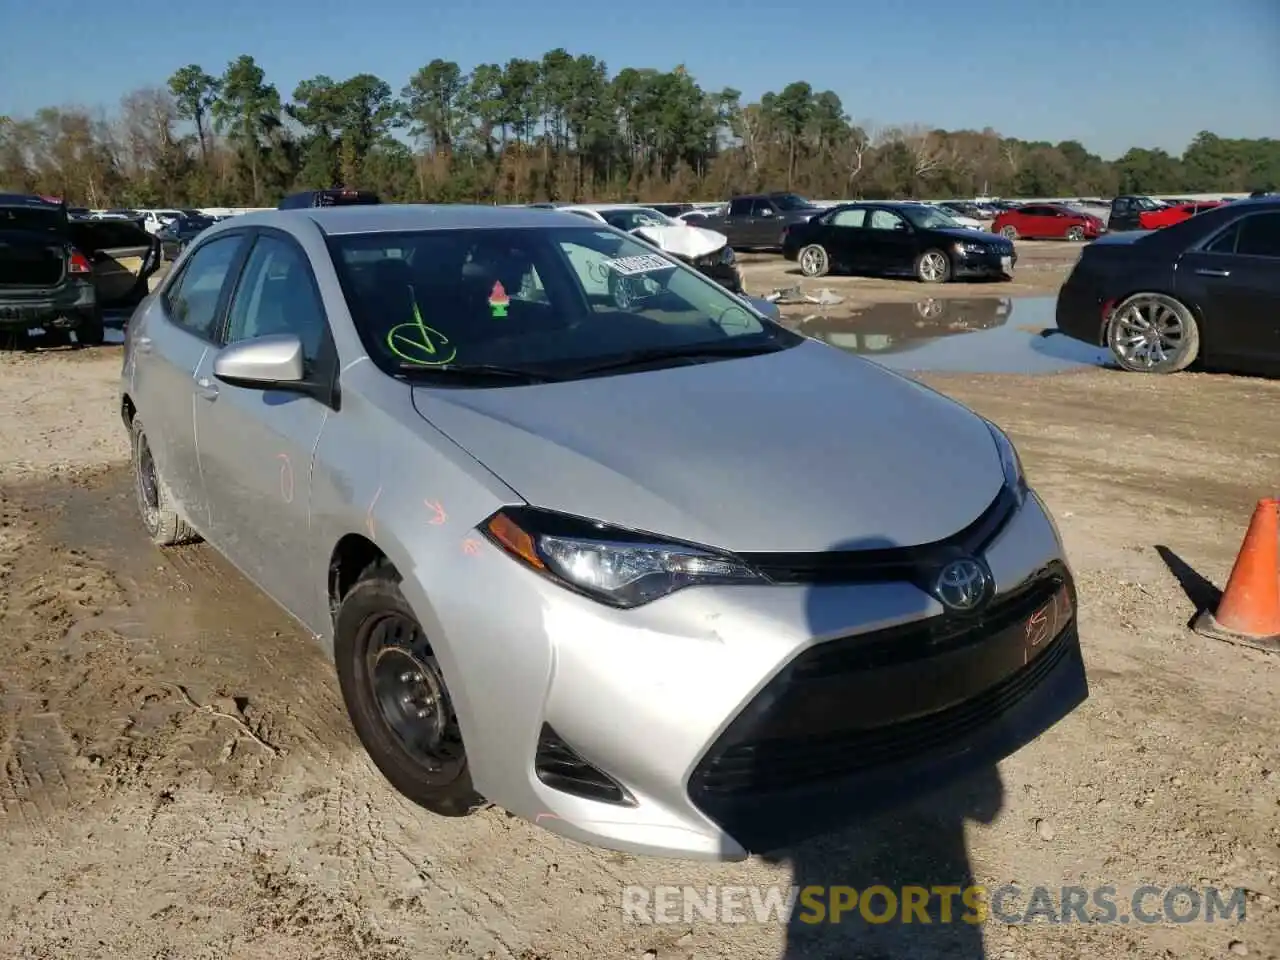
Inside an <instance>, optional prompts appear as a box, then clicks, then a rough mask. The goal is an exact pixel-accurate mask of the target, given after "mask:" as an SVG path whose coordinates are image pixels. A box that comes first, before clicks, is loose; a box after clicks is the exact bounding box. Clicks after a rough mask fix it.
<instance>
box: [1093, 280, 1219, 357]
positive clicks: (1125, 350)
mask: <svg viewBox="0 0 1280 960" xmlns="http://www.w3.org/2000/svg"><path fill="white" fill-rule="evenodd" d="M1107 339H1108V341H1109V345H1110V347H1111V352H1112V353H1113V354H1115V357H1116V359H1117V360H1118V361H1119V362H1120V364H1121V366H1123V367H1125V368H1126V369H1128V370H1136V371H1143V372H1150V373H1160V372H1172V371H1174V370H1181V369H1183V368H1185V367H1186V366H1187V365H1188V364H1189V363H1190V362H1191V360H1192V359H1194V352H1195V351H1197V350H1198V348H1199V336H1198V332H1197V331H1195V329H1194V320H1192V319H1191V317H1190V315H1189V314H1188V313H1187V311H1186V308H1185V307H1183V306H1182V304H1180V303H1178V302H1176V301H1174V300H1171V299H1169V298H1167V297H1162V296H1159V295H1156V294H1149V295H1147V294H1144V295H1140V296H1136V297H1132V298H1130V299H1129V300H1126V301H1125V302H1124V303H1122V304H1121V305H1120V306H1119V307H1118V308H1117V309H1116V312H1115V315H1114V316H1113V317H1112V318H1111V324H1110V328H1109V330H1108V334H1107ZM1188 354H1191V356H1188Z"/></svg>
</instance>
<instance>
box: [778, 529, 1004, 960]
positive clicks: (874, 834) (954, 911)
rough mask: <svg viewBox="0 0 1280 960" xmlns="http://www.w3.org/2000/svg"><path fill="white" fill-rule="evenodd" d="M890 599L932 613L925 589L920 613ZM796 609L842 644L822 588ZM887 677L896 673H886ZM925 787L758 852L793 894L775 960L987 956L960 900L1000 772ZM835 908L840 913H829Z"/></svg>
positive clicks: (838, 605) (852, 546) (999, 798)
mask: <svg viewBox="0 0 1280 960" xmlns="http://www.w3.org/2000/svg"><path fill="white" fill-rule="evenodd" d="M897 546H899V544H897V543H895V542H893V541H891V540H889V539H887V538H885V537H883V536H873V537H866V538H859V539H858V540H856V541H847V542H840V543H836V544H833V545H832V546H831V547H830V548H829V550H830V551H832V552H844V551H858V552H864V551H870V550H882V549H886V548H888V549H892V548H895V547H897ZM864 555H865V554H864ZM885 586H887V587H890V588H892V587H893V586H894V585H893V584H886V585H885ZM864 596H867V597H868V598H869V599H868V601H867V602H868V603H869V604H871V605H873V604H875V603H877V601H876V600H875V594H874V593H872V594H865V595H864ZM886 596H887V595H886ZM892 596H893V599H892V600H886V601H884V602H885V603H886V607H885V610H886V612H887V610H888V609H890V608H892V609H893V610H894V615H896V616H897V617H902V616H904V615H905V616H908V617H914V616H927V615H929V613H930V612H931V611H933V610H936V607H935V606H934V605H933V602H932V601H931V600H930V599H929V598H928V597H927V596H926V595H925V594H924V593H923V592H919V593H918V594H917V596H918V601H915V600H907V601H906V606H907V607H910V606H911V605H912V604H913V603H916V602H918V604H919V609H918V610H914V609H904V602H903V598H902V595H901V594H893V595H892ZM803 602H804V606H805V617H806V620H807V623H808V628H809V630H810V632H811V634H812V635H813V636H817V637H833V638H834V637H838V636H839V633H840V631H841V629H842V627H843V626H844V625H845V623H846V620H847V617H848V604H849V599H848V597H840V596H838V595H837V596H834V597H833V595H832V593H831V592H830V590H828V589H826V588H821V587H817V588H810V589H808V591H807V592H806V595H805V599H804V601H803ZM825 669H830V668H829V667H828V668H825ZM898 675H899V676H900V674H898ZM827 676H828V674H824V680H823V682H825V680H826V677H827ZM884 676H885V677H886V678H889V677H893V676H894V671H893V669H890V670H888V671H886V673H885V674H884ZM885 682H886V683H890V684H891V683H893V682H894V681H892V680H889V679H886V681H885ZM812 693H813V691H812V690H807V691H806V694H805V696H806V698H807V701H806V705H807V706H809V707H812V706H813V704H814V703H817V702H819V701H818V700H815V699H813V698H812V697H810V696H809V695H810V694H812ZM870 769H872V770H874V768H870ZM922 776H924V777H928V776H933V774H925V775H922ZM924 789H925V790H926V791H927V792H923V793H916V794H915V796H914V797H911V798H909V799H907V800H905V801H903V802H901V803H897V804H891V805H889V806H885V804H884V802H883V801H878V800H876V799H875V794H876V793H877V791H876V790H874V789H870V790H866V791H863V796H865V797H866V798H867V800H868V802H869V806H871V807H873V808H874V809H875V812H873V813H869V814H863V815H857V814H851V815H850V817H849V821H848V822H849V825H848V826H844V827H841V828H839V829H838V830H837V831H836V832H834V833H828V834H826V835H822V836H817V837H813V838H811V839H807V840H804V841H801V842H798V843H795V844H793V845H791V846H789V847H786V848H783V849H780V850H777V851H774V852H767V853H763V854H762V856H761V858H762V859H763V860H764V861H765V862H766V863H771V864H777V865H781V866H784V867H789V868H790V874H791V885H792V888H793V891H799V895H798V897H797V899H796V900H795V905H794V908H793V909H792V911H791V914H790V917H789V919H788V922H787V931H786V945H785V948H784V949H783V951H782V954H781V960H828V958H829V960H905V958H910V960H934V958H937V960H943V958H946V960H981V958H983V957H985V956H986V953H985V948H984V941H983V931H982V924H983V921H984V920H985V916H986V914H985V912H984V911H983V910H982V905H981V903H978V904H976V905H975V903H974V901H973V900H972V899H970V900H969V901H968V902H967V903H966V900H965V899H964V896H963V895H964V892H965V891H969V894H968V896H969V897H970V898H972V896H973V891H972V888H973V887H974V886H975V883H976V881H975V878H974V874H973V869H972V867H971V865H970V862H969V854H968V846H967V842H966V836H965V830H966V826H967V824H968V823H969V822H970V821H973V822H977V823H982V824H990V823H992V822H994V821H995V819H996V817H997V816H998V815H999V813H1000V811H1001V809H1003V807H1004V798H1005V791H1004V785H1003V782H1002V780H1001V777H1000V773H999V771H998V770H997V769H996V767H995V766H985V767H977V768H974V769H971V770H969V771H967V773H966V774H964V775H963V776H961V777H960V778H959V779H954V778H953V779H947V780H939V781H936V782H928V783H927V786H925V788H924ZM882 795H883V794H882ZM859 802H861V801H859ZM807 888H808V894H807V896H806V889H807ZM855 891H856V893H855ZM904 892H908V895H911V896H913V897H914V898H915V902H916V903H917V904H918V905H919V907H918V908H917V909H916V910H915V911H913V910H911V909H904ZM837 905H839V906H840V907H842V909H839V910H837V909H834V908H836V907H837ZM975 906H976V907H977V908H976V909H975ZM920 908H923V914H922V913H921V909H920ZM837 912H838V913H839V915H838V916H837V915H836V913H837Z"/></svg>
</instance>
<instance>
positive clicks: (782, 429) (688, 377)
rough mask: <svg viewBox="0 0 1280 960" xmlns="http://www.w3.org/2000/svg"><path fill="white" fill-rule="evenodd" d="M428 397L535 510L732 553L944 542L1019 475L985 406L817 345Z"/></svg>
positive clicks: (433, 415)
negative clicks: (1007, 474)
mask: <svg viewBox="0 0 1280 960" xmlns="http://www.w3.org/2000/svg"><path fill="white" fill-rule="evenodd" d="M413 394H414V405H415V407H416V408H417V410H418V412H419V413H420V414H421V415H422V416H423V418H424V419H426V420H427V421H429V422H430V423H431V424H433V425H434V426H435V427H437V428H438V429H440V430H441V431H443V432H444V433H445V434H447V435H448V436H449V437H450V438H452V439H453V440H454V441H455V442H456V443H458V444H459V445H460V446H462V447H463V448H464V449H465V450H467V451H468V452H469V453H470V454H471V455H472V456H474V457H475V458H476V459H477V460H479V461H480V462H481V463H483V464H484V465H485V466H486V467H488V468H489V469H490V470H492V471H493V473H494V474H496V475H497V476H498V477H499V478H500V479H501V480H503V481H504V482H505V483H506V484H507V485H508V486H509V487H511V488H512V489H513V490H514V491H516V492H517V493H518V494H519V495H520V496H521V497H522V498H524V499H525V500H527V501H528V502H529V503H531V504H533V505H535V506H539V507H544V508H547V509H551V510H557V511H561V512H564V513H569V514H575V515H578V516H584V517H589V518H591V519H595V520H600V521H604V522H607V523H611V524H616V525H619V526H623V527H628V528H632V529H636V530H643V531H648V532H650V533H655V534H660V535H665V536H668V537H676V538H679V539H682V540H688V541H694V542H697V543H703V544H708V545H712V546H718V547H721V548H724V549H729V550H737V551H795V552H810V551H823V550H831V549H858V548H871V547H890V546H915V545H919V544H923V543H930V542H933V541H936V540H940V539H943V538H944V537H948V536H950V535H952V534H954V533H956V532H958V531H959V530H961V529H962V528H964V527H965V526H967V525H968V524H970V523H972V522H973V521H974V520H976V519H977V518H978V517H979V516H980V515H981V514H982V512H983V511H984V510H985V509H986V508H987V507H988V506H989V505H990V504H991V502H992V501H993V500H994V499H995V497H996V496H997V495H998V494H999V492H1000V488H1001V486H1002V484H1003V477H1004V475H1003V470H1002V468H1001V464H1000V459H999V454H998V452H997V450H996V446H995V443H994V441H993V439H992V437H991V434H990V432H989V430H988V429H987V426H986V423H985V422H984V421H983V420H982V419H980V418H979V417H978V416H977V415H976V414H974V413H972V412H971V411H969V410H967V409H966V408H964V407H962V406H960V405H959V404H957V403H955V402H953V401H951V400H948V399H946V398H945V397H943V396H941V395H940V394H937V393H934V392H933V391H931V390H928V389H927V388H925V387H923V386H921V385H919V384H916V383H915V382H913V381H910V380H907V379H905V378H903V377H900V376H898V375H897V374H894V373H891V372H889V371H888V370H886V369H885V368H883V367H880V366H878V365H876V364H874V363H871V362H868V361H864V360H861V359H859V358H857V357H853V356H850V355H848V354H845V353H843V352H841V351H839V350H837V349H834V348H832V347H828V346H825V345H823V344H819V343H814V342H805V343H803V344H800V345H799V346H796V347H793V348H791V349H788V350H784V351H780V352H778V353H773V354H766V355H764V356H758V357H748V358H739V359H734V360H723V361H715V362H710V363H702V364H694V365H687V366H680V367H675V368H669V369H662V370H653V371H647V372H640V373H629V374H625V375H618V376H605V377H598V378H593V379H587V380H578V381H569V382H565V383H550V384H539V385H533V386H520V387H505V388H493V389H445V388H439V387H423V386H418V387H415V388H414V389H413Z"/></svg>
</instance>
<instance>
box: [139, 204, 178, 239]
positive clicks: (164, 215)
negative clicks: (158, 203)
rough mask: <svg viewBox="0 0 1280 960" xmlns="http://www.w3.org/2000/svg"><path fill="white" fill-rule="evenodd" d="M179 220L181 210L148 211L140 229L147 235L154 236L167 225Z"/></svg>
mask: <svg viewBox="0 0 1280 960" xmlns="http://www.w3.org/2000/svg"><path fill="white" fill-rule="evenodd" d="M181 219H182V211H181V210H148V211H147V215H146V216H145V217H144V218H143V220H142V229H143V230H146V231H147V233H150V234H156V233H159V232H160V231H161V230H163V229H164V228H165V227H167V226H169V224H171V223H173V222H175V221H177V220H181Z"/></svg>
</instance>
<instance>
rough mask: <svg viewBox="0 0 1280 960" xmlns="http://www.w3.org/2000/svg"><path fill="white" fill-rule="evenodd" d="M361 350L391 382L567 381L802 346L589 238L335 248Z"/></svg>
mask: <svg viewBox="0 0 1280 960" xmlns="http://www.w3.org/2000/svg"><path fill="white" fill-rule="evenodd" d="M329 245H330V250H331V253H332V256H333V260H334V264H335V266H336V268H337V270H338V274H339V279H340V282H341V284H342V287H343V291H344V293H345V295H346V299H347V302H348V304H349V306H350V308H351V315H352V317H353V319H354V320H355V323H356V325H357V328H358V329H359V331H360V336H361V338H362V340H363V342H364V344H365V348H366V349H367V350H368V352H369V354H370V356H371V357H372V359H373V360H374V362H375V363H376V364H378V366H379V367H380V368H381V369H382V370H384V371H385V372H387V373H391V374H393V375H400V376H406V375H407V376H414V375H421V376H424V377H427V376H432V375H433V374H441V373H442V372H443V371H444V369H445V368H447V370H448V371H449V372H456V371H460V370H466V369H473V370H483V368H489V369H491V370H495V369H497V368H504V369H507V370H516V371H528V372H529V373H531V374H536V373H544V374H549V375H550V374H554V375H555V376H557V377H559V376H573V375H574V374H575V373H582V372H586V371H588V370H589V368H592V367H598V366H603V365H611V364H613V363H614V362H625V361H626V359H627V358H628V357H635V356H638V355H645V356H650V355H652V356H657V355H659V354H661V353H662V352H663V351H674V352H681V353H684V354H686V355H687V354H689V353H691V352H694V351H702V352H704V353H709V354H710V353H714V352H716V351H718V350H719V351H724V352H730V351H743V352H745V351H749V350H752V349H758V350H760V351H767V350H771V349H780V348H783V347H789V346H794V345H795V344H797V343H801V342H803V338H801V337H799V336H798V335H796V334H793V333H790V332H789V331H787V330H785V329H784V328H783V327H781V326H779V325H778V324H775V323H773V322H772V321H770V320H767V319H765V318H764V317H762V316H761V315H759V314H758V313H756V312H755V311H754V310H752V309H750V308H748V307H747V306H746V305H745V304H744V303H743V302H742V301H741V300H739V299H738V298H737V297H735V296H733V295H731V294H729V293H728V292H727V291H725V290H724V289H723V288H722V287H720V286H719V285H717V284H715V283H714V282H712V281H710V280H707V279H706V278H704V277H703V276H702V275H701V274H700V273H698V272H697V271H695V270H693V269H691V268H688V267H686V266H684V265H683V264H681V263H679V262H677V261H675V260H673V259H671V258H669V257H667V256H665V255H663V254H661V253H660V252H659V251H657V250H655V249H654V248H653V247H652V246H650V245H649V244H646V243H642V242H641V241H639V240H637V239H633V238H631V237H628V236H622V235H619V234H617V233H616V232H614V231H612V230H609V229H607V228H605V227H604V226H603V225H601V226H600V227H599V228H593V227H591V226H589V225H585V224H584V225H583V226H582V227H576V226H574V227H552V228H538V229H528V228H524V229H476V230H466V229H459V230H423V231H411V232H401V233H372V234H346V235H335V236H332V237H330V238H329Z"/></svg>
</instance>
